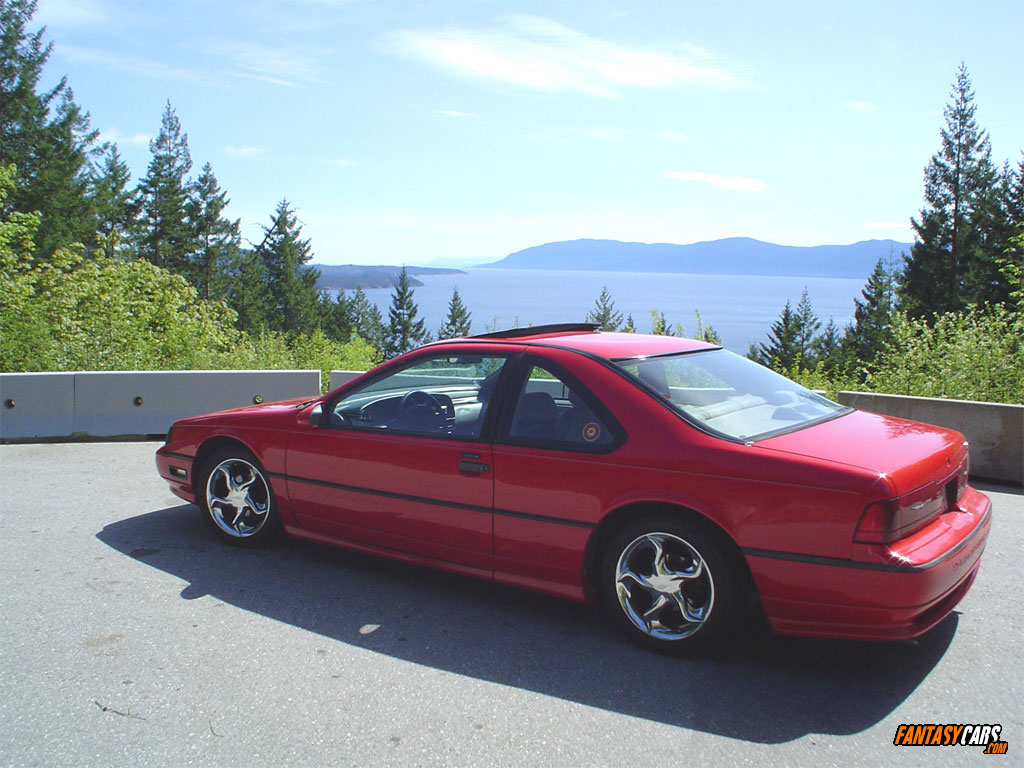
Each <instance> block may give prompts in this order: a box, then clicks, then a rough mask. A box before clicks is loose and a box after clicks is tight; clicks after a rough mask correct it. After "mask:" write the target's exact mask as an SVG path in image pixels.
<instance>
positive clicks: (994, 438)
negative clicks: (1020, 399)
mask: <svg viewBox="0 0 1024 768" xmlns="http://www.w3.org/2000/svg"><path fill="white" fill-rule="evenodd" d="M838 400H839V402H840V403H842V404H843V405H849V406H852V407H854V408H859V409H861V410H864V411H873V412H874V413H882V414H885V415H887V416H897V417H899V418H902V419H911V420H913V421H922V422H924V423H926V424H936V425H938V426H940V427H948V428H949V429H955V430H957V431H958V432H962V433H963V434H964V435H965V436H966V437H967V440H968V442H969V443H970V444H971V473H972V474H974V475H978V476H979V477H985V478H989V479H991V480H1000V481H1003V482H1009V483H1016V484H1018V485H1020V484H1024V405H1006V404H1003V403H977V402H973V401H968V400H945V399H942V398H936V397H906V396H903V395H882V394H875V393H871V392H840V393H839V397H838Z"/></svg>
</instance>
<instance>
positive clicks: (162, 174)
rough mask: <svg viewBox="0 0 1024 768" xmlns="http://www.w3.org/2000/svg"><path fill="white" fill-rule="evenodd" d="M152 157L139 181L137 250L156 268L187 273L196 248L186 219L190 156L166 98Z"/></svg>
mask: <svg viewBox="0 0 1024 768" xmlns="http://www.w3.org/2000/svg"><path fill="white" fill-rule="evenodd" d="M149 151H150V152H151V153H152V155H153V158H152V160H150V162H149V168H148V169H147V170H146V175H145V176H144V177H143V179H142V181H141V182H139V188H138V191H137V195H138V199H137V201H136V207H137V210H138V238H139V239H138V244H137V247H138V253H139V256H141V257H142V258H144V259H148V260H149V261H151V262H152V263H153V264H156V265H157V266H158V267H163V268H164V269H169V270H171V271H172V272H177V273H178V274H186V275H187V274H188V273H189V256H190V255H191V254H192V253H193V252H194V251H196V249H197V239H196V235H195V232H194V230H193V229H192V227H191V226H190V225H189V222H188V204H189V194H188V180H187V176H188V172H189V171H190V170H191V169H192V155H191V154H190V153H189V149H188V135H187V134H183V133H182V132H181V123H180V121H179V120H178V116H177V115H176V114H175V113H174V108H173V107H172V106H171V103H170V102H169V101H168V102H167V106H166V108H165V109H164V114H163V118H162V119H161V123H160V133H159V134H158V135H157V137H156V139H154V140H153V141H151V142H149Z"/></svg>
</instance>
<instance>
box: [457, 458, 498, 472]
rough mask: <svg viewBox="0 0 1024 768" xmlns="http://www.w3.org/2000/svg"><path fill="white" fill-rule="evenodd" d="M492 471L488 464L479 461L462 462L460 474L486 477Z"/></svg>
mask: <svg viewBox="0 0 1024 768" xmlns="http://www.w3.org/2000/svg"><path fill="white" fill-rule="evenodd" d="M490 471H491V468H490V466H489V465H487V464H483V463H481V462H479V461H460V462H459V472H471V473H473V474H474V475H486V474H487V473H488V472H490Z"/></svg>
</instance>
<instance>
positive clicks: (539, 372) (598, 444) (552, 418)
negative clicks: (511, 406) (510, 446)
mask: <svg viewBox="0 0 1024 768" xmlns="http://www.w3.org/2000/svg"><path fill="white" fill-rule="evenodd" d="M619 435H620V430H619V428H618V425H617V424H615V423H614V421H613V420H612V419H611V418H610V416H609V415H608V414H607V413H606V412H605V410H604V408H602V407H601V406H600V404H599V403H598V402H597V401H596V400H595V399H594V397H593V395H591V394H590V393H588V392H586V391H585V390H583V389H582V387H580V386H579V385H578V384H575V383H574V384H571V385H570V384H569V383H567V382H566V381H565V377H559V376H557V375H556V374H555V373H553V372H552V371H550V370H548V369H547V368H545V367H544V366H541V365H533V366H531V367H530V369H529V373H528V375H527V377H526V379H525V380H524V381H523V385H522V388H521V389H520V391H519V395H518V398H517V399H516V404H515V410H514V411H513V412H512V417H511V420H510V421H509V423H508V439H509V442H513V443H528V444H538V445H542V446H544V447H550V448H560V449H563V450H580V451H595V452H603V451H607V450H610V449H612V448H613V447H615V445H617V443H618V442H619V439H618V438H619Z"/></svg>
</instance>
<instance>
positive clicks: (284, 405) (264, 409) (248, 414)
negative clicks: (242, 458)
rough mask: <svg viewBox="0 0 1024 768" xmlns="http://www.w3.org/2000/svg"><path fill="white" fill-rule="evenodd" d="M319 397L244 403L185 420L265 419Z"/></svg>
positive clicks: (228, 420) (308, 396)
mask: <svg viewBox="0 0 1024 768" xmlns="http://www.w3.org/2000/svg"><path fill="white" fill-rule="evenodd" d="M318 399H319V395H307V396H305V397H290V398H288V399H287V400H275V401H274V402H272V403H259V404H258V405H244V406H242V407H241V408H231V409H229V410H226V411H217V412H216V413H208V414H204V415H202V416H193V417H191V418H189V419H187V421H191V422H199V421H201V422H205V423H211V422H217V423H224V422H231V423H237V422H238V421H244V420H247V419H252V418H259V419H261V420H262V419H265V418H268V417H273V416H275V415H280V414H282V413H295V412H297V411H298V410H300V407H301V406H304V405H307V404H309V403H312V402H314V401H315V400H318Z"/></svg>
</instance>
